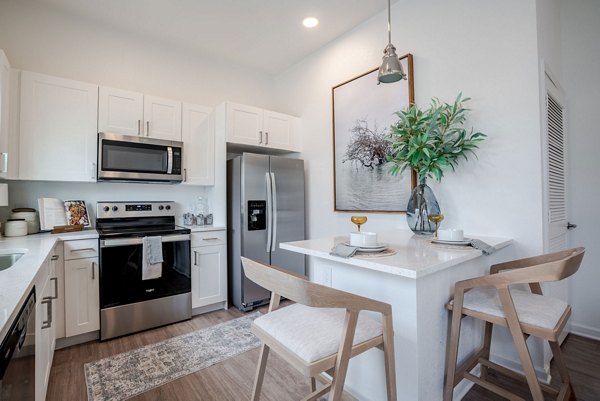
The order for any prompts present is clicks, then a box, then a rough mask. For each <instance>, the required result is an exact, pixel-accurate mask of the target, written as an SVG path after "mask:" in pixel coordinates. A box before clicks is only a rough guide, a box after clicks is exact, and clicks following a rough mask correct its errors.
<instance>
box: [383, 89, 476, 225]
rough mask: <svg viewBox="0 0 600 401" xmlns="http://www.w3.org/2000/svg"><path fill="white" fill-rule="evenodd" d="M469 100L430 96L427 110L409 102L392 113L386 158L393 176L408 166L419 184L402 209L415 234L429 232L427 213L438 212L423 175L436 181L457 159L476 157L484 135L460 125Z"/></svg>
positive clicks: (456, 164) (453, 168) (455, 165)
mask: <svg viewBox="0 0 600 401" xmlns="http://www.w3.org/2000/svg"><path fill="white" fill-rule="evenodd" d="M469 100H471V99H470V98H468V97H465V98H463V97H462V94H459V95H458V96H457V98H456V100H454V103H452V104H448V103H442V102H440V101H439V100H438V99H437V98H433V99H432V100H431V104H430V106H429V107H428V108H427V109H424V110H421V109H419V107H417V105H415V104H413V105H411V106H409V107H408V108H407V109H406V110H403V111H399V112H397V113H396V115H397V116H398V122H396V123H395V124H393V125H392V126H391V151H390V152H389V153H388V155H387V156H386V159H387V161H388V162H391V163H392V167H391V168H390V173H391V174H393V175H396V174H400V173H402V172H403V171H405V170H406V169H407V168H409V167H410V168H412V170H413V171H415V172H416V174H417V177H418V181H419V184H418V185H417V186H416V187H415V188H414V189H413V192H412V194H411V197H410V199H409V201H408V207H407V212H406V213H407V222H408V225H409V227H410V228H411V230H413V231H414V232H415V233H417V234H423V235H431V234H433V232H434V231H435V224H433V222H432V221H430V216H432V215H439V214H440V207H439V205H438V202H437V200H436V199H435V196H434V195H433V192H432V191H431V188H429V186H428V185H427V178H428V177H429V178H435V179H436V180H437V181H438V182H440V181H441V180H442V177H443V176H444V170H446V169H448V168H451V169H452V170H453V171H454V170H455V169H456V167H457V166H458V163H459V161H460V160H461V159H464V160H468V156H469V155H473V156H475V157H477V155H476V154H475V149H477V148H478V146H477V144H478V143H479V142H481V141H483V140H484V139H485V138H486V135H485V134H483V133H481V132H473V129H472V128H471V130H470V131H467V130H466V129H465V128H464V127H463V125H464V123H465V120H466V116H465V115H466V112H467V111H468V110H469V109H467V108H465V107H464V103H465V102H467V101H469Z"/></svg>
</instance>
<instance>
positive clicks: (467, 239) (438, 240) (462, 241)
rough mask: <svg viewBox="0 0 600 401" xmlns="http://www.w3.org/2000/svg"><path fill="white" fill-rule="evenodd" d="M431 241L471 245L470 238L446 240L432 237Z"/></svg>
mask: <svg viewBox="0 0 600 401" xmlns="http://www.w3.org/2000/svg"><path fill="white" fill-rule="evenodd" d="M431 242H433V243H434V244H442V245H471V239H469V238H465V239H463V240H461V241H446V240H443V239H437V238H436V239H432V240H431Z"/></svg>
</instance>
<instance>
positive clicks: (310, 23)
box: [302, 17, 319, 28]
mask: <svg viewBox="0 0 600 401" xmlns="http://www.w3.org/2000/svg"><path fill="white" fill-rule="evenodd" d="M302 25H304V26H305V27H307V28H314V27H315V26H317V25H319V20H318V19H316V18H315V17H307V18H304V19H303V20H302Z"/></svg>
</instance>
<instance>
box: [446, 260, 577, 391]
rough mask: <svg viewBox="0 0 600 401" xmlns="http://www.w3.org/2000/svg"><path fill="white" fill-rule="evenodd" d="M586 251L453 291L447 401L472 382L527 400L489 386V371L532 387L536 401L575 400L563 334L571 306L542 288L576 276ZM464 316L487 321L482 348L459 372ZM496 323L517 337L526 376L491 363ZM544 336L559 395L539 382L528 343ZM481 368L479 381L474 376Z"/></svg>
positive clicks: (522, 265) (515, 266)
mask: <svg viewBox="0 0 600 401" xmlns="http://www.w3.org/2000/svg"><path fill="white" fill-rule="evenodd" d="M584 252H585V250H584V248H573V249H569V250H566V251H561V252H555V253H550V254H546V255H540V256H535V257H531V258H526V259H519V260H514V261H510V262H506V263H501V264H497V265H493V266H492V267H491V268H490V275H488V276H483V277H477V278H473V279H469V280H463V281H459V282H457V283H456V284H455V287H454V299H453V300H452V301H450V303H448V304H447V305H446V306H447V308H448V309H450V310H451V311H452V323H451V327H450V339H449V342H448V353H447V360H446V382H445V384H444V401H451V400H452V397H453V390H454V387H455V386H456V385H457V384H458V383H460V381H461V380H462V379H468V380H470V381H472V382H474V383H475V384H478V385H480V386H482V387H484V388H486V389H488V390H490V391H493V392H495V393H497V394H499V395H501V396H503V397H505V398H508V399H510V400H524V399H523V398H521V397H518V396H517V395H515V394H513V393H511V392H509V391H508V390H506V389H503V388H501V387H499V386H498V385H496V384H493V383H491V382H489V381H487V372H488V369H490V368H491V369H494V370H496V371H498V372H501V373H503V374H505V375H508V376H510V377H513V378H516V379H519V380H522V381H525V382H526V383H527V384H528V385H529V389H530V391H531V396H532V397H533V400H534V401H543V400H544V396H543V393H542V390H544V391H546V392H548V393H550V394H552V395H555V396H556V399H557V400H560V401H562V400H567V399H569V400H575V393H574V391H573V386H572V385H571V380H570V378H569V373H568V371H567V367H566V365H565V362H564V358H563V356H562V353H561V350H560V344H559V338H560V335H561V333H562V331H563V329H564V328H565V325H566V323H567V320H568V319H569V316H570V315H571V307H570V306H569V305H568V304H567V303H565V302H563V301H561V300H559V299H555V298H551V297H549V296H545V295H543V293H542V288H541V286H540V283H542V282H548V281H559V280H562V279H564V278H566V277H569V276H571V275H572V274H574V273H575V272H576V271H577V269H579V265H580V264H581V260H582V259H583V254H584ZM514 284H528V285H529V290H530V291H524V290H521V289H515V288H509V286H511V285H514ZM464 316H471V317H474V318H477V319H481V320H483V321H485V329H484V334H483V346H482V347H481V349H480V350H479V351H478V352H477V353H475V355H473V356H472V357H471V358H468V359H467V360H466V361H465V362H463V363H462V365H461V366H460V367H458V368H457V367H456V362H457V361H456V359H457V354H458V343H459V336H460V323H461V320H462V318H463V317H464ZM494 324H498V325H501V326H505V327H508V329H509V331H510V334H511V336H512V338H513V341H514V343H515V346H516V348H517V352H518V354H519V359H520V360H521V364H522V367H523V371H524V373H525V375H521V374H518V373H516V372H513V371H512V370H509V369H507V368H505V367H503V366H500V365H498V364H495V363H493V362H491V361H490V360H489V358H490V347H491V341H492V328H493V325H494ZM530 335H531V336H534V337H540V338H542V339H544V340H546V341H548V342H549V344H550V349H551V350H552V354H553V355H554V361H555V363H556V366H557V367H558V371H559V373H560V376H561V381H562V384H561V386H560V389H558V390H556V389H555V388H553V387H550V386H548V385H546V384H542V383H540V382H539V381H538V380H537V376H536V374H535V369H534V366H533V362H532V360H531V356H530V354H529V349H528V348H527V343H526V340H527V338H528V337H529V336H530ZM478 364H481V375H480V377H477V376H475V375H474V374H472V373H470V372H471V370H472V369H473V368H474V367H475V366H477V365H478Z"/></svg>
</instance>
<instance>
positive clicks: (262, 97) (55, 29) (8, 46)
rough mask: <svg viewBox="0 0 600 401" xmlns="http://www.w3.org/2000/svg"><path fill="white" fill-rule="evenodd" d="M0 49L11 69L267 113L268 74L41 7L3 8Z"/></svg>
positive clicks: (11, 0)
mask: <svg viewBox="0 0 600 401" xmlns="http://www.w3.org/2000/svg"><path fill="white" fill-rule="evenodd" d="M132 17H134V16H132ZM0 48H2V49H4V51H5V52H6V55H7V57H8V59H9V60H10V62H11V65H12V67H13V68H18V69H25V70H30V71H34V72H41V73H45V74H49V75H56V76H60V77H64V78H69V79H75V80H80V81H86V82H94V83H98V84H100V85H107V86H113V87H116V88H122V89H129V90H133V91H138V92H143V93H147V94H150V95H157V96H164V97H169V98H173V99H180V100H184V101H189V102H192V103H197V104H203V105H206V106H215V105H217V104H218V103H220V102H222V101H224V100H233V101H239V102H242V103H248V104H256V105H259V106H263V107H269V106H271V105H272V102H271V101H270V100H271V99H272V94H271V87H272V79H271V77H270V76H269V75H267V74H263V73H258V72H253V71H252V70H249V69H248V68H242V67H235V66H232V65H231V64H224V63H220V62H218V61H215V60H212V59H211V58H209V57H204V56H203V55H202V54H194V53H191V52H190V51H189V50H187V49H183V48H182V49H179V48H177V47H176V46H172V45H169V44H163V43H157V42H153V41H150V40H146V39H144V38H141V37H137V36H135V35H133V34H131V33H129V32H123V31H120V30H119V29H118V28H115V27H113V26H106V25H100V24H98V23H95V22H92V21H87V20H85V19H82V18H76V17H74V16H70V15H68V14H66V13H64V12H59V11H57V10H55V9H54V8H53V7H52V6H49V5H47V4H44V3H42V2H35V3H32V2H30V1H28V0H23V1H21V0H3V1H2V2H0Z"/></svg>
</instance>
